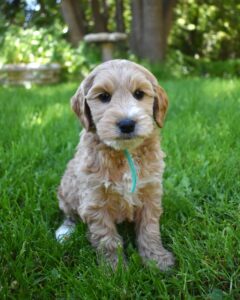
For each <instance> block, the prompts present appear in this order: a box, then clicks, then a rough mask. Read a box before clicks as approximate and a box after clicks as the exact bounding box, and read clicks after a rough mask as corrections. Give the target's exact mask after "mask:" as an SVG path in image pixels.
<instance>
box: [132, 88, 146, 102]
mask: <svg viewBox="0 0 240 300" xmlns="http://www.w3.org/2000/svg"><path fill="white" fill-rule="evenodd" d="M144 95H145V94H144V92H143V91H141V90H136V91H135V92H134V93H133V97H134V98H136V99H137V100H141V99H142V98H143V97H144Z"/></svg>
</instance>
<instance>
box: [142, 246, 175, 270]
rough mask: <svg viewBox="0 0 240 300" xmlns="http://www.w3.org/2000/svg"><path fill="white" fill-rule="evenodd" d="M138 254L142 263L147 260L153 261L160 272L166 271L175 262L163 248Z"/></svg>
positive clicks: (146, 250) (171, 255)
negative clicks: (141, 258)
mask: <svg viewBox="0 0 240 300" xmlns="http://www.w3.org/2000/svg"><path fill="white" fill-rule="evenodd" d="M140 253H141V256H142V257H143V260H144V262H147V261H149V260H152V261H154V262H155V263H156V264H157V267H158V268H159V269H160V270H161V271H166V270H168V269H169V268H170V267H172V266H173V265H174V262H175V259H174V256H173V254H172V253H171V252H169V251H167V250H166V249H164V248H161V249H156V250H152V249H151V250H150V249H145V250H144V251H140Z"/></svg>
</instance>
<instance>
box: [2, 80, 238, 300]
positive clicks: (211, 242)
mask: <svg viewBox="0 0 240 300" xmlns="http://www.w3.org/2000/svg"><path fill="white" fill-rule="evenodd" d="M161 83H162V86H163V87H164V88H165V89H166V91H167V93H168V95H169V98H170V108H169V111H168V115H167V119H166V123H165V126H164V129H163V131H162V132H161V135H162V136H163V138H162V143H163V144H162V147H163V149H164V152H166V154H167V157H166V159H165V160H166V171H165V176H164V182H163V186H164V198H163V206H164V214H163V217H162V219H161V228H162V238H163V244H164V245H165V247H167V248H168V249H170V250H171V251H173V252H174V254H175V256H176V265H175V267H174V268H173V270H172V271H171V272H167V273H162V272H160V271H158V270H156V269H155V268H154V267H144V266H143V265H142V264H141V260H140V257H139V255H138V253H137V250H136V248H135V246H134V236H132V235H130V234H129V225H127V224H126V226H123V227H121V228H120V229H121V231H122V236H123V238H124V240H125V241H126V246H127V247H126V249H125V250H126V255H127V258H128V267H127V268H126V269H123V268H119V269H118V270H117V271H116V273H112V272H111V271H110V270H109V269H108V268H107V267H106V266H104V265H98V264H97V262H96V260H97V259H96V254H95V252H94V250H93V249H92V247H91V246H90V244H89V242H88V241H87V238H86V233H87V228H86V226H85V225H83V224H82V223H81V222H80V223H79V224H78V226H77V230H76V232H75V233H74V234H73V236H72V238H71V239H70V240H69V241H68V242H67V243H65V244H64V245H60V244H58V243H57V242H56V241H55V237H54V232H55V230H56V228H58V226H59V225H60V223H61V222H62V218H63V216H62V214H61V213H60V211H59V208H58V204H57V199H56V189H57V186H58V184H59V182H60V178H61V176H62V174H63V172H64V169H65V168H66V164H67V162H68V160H69V159H70V158H71V157H72V156H73V153H74V151H75V147H76V145H77V142H78V140H79V124H78V121H77V119H76V118H74V115H73V113H72V112H71V110H70V108H69V101H68V99H70V97H71V96H72V95H73V93H74V91H75V90H76V88H77V84H64V85H57V86H51V87H34V88H32V89H31V90H25V89H22V88H3V87H1V88H0V99H1V100H2V101H0V111H1V112H4V113H2V114H1V118H0V140H1V143H0V199H1V201H0V236H1V244H0V270H1V272H0V298H1V299H36V298H37V299H164V300H165V299H166V300H167V299H199V300H200V299H239V295H240V286H239V282H240V222H239V203H240V202H239V201H240V197H239V195H240V173H239V169H240V161H239V152H240V143H239V136H240V126H239V119H240V111H239V104H240V102H239V95H240V81H239V80H211V79H194V80H193V79H187V80H186V79H185V80H172V81H167V82H166V81H162V82H161ZM4 100H6V101H4Z"/></svg>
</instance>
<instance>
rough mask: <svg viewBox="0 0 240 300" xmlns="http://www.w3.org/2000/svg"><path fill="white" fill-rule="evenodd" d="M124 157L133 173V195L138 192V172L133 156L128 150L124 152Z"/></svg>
mask: <svg viewBox="0 0 240 300" xmlns="http://www.w3.org/2000/svg"><path fill="white" fill-rule="evenodd" d="M124 155H125V157H126V159H127V161H128V165H129V168H130V171H131V176H132V188H131V193H134V192H135V190H136V185H137V179H138V177H137V172H136V168H135V165H134V162H133V159H132V156H131V154H130V153H129V152H128V150H127V149H125V150H124Z"/></svg>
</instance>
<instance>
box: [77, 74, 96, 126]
mask: <svg viewBox="0 0 240 300" xmlns="http://www.w3.org/2000/svg"><path fill="white" fill-rule="evenodd" d="M86 83H88V82H86V80H84V81H83V82H82V84H81V85H80V87H79V88H78V90H77V91H76V93H75V95H74V96H73V97H72V98H71V106H72V109H73V111H74V112H75V113H76V115H77V116H78V118H79V119H80V121H81V123H82V125H83V126H84V128H85V129H86V130H87V131H91V130H94V129H95V125H94V123H93V120H92V115H91V111H90V108H89V106H88V104H87V101H86V98H85V95H86V94H87V92H88V90H89V89H90V87H91V86H90V84H88V85H87V86H86ZM85 86H86V87H85Z"/></svg>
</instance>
